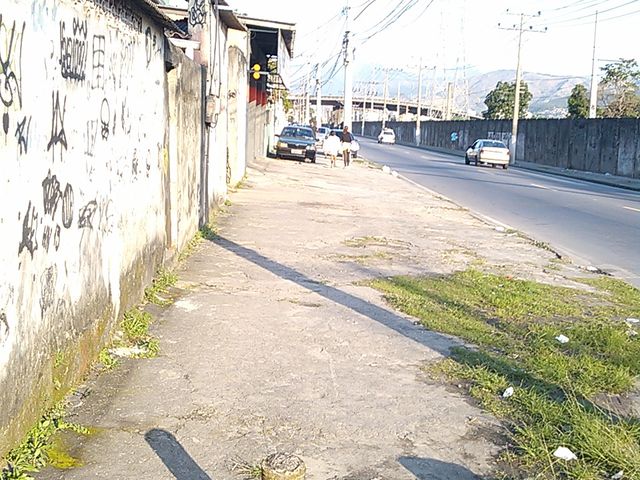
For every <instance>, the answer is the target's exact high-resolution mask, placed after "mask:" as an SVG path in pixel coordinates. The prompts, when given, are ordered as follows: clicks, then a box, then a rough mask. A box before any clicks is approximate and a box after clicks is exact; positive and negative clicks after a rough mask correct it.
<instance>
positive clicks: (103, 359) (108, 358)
mask: <svg viewBox="0 0 640 480" xmlns="http://www.w3.org/2000/svg"><path fill="white" fill-rule="evenodd" d="M98 362H100V364H101V365H102V368H104V369H105V370H113V369H114V368H116V367H117V366H118V365H119V364H120V362H119V361H118V359H117V358H116V357H114V356H113V355H111V354H110V353H109V348H108V347H104V348H103V349H102V350H100V353H99V354H98Z"/></svg>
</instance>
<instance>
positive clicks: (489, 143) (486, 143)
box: [482, 140, 507, 148]
mask: <svg viewBox="0 0 640 480" xmlns="http://www.w3.org/2000/svg"><path fill="white" fill-rule="evenodd" d="M482 146H483V147H495V148H507V146H506V145H505V144H504V143H502V142H497V141H495V140H485V141H484V142H482Z"/></svg>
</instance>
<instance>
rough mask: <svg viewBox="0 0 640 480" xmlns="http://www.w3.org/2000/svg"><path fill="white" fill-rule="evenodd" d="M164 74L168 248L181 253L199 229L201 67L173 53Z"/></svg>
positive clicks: (202, 76)
mask: <svg viewBox="0 0 640 480" xmlns="http://www.w3.org/2000/svg"><path fill="white" fill-rule="evenodd" d="M172 58H173V59H174V63H175V68H173V69H172V70H171V71H170V72H169V73H168V74H167V79H168V89H169V176H170V186H171V188H170V196H169V202H168V204H169V205H168V206H169V208H170V211H171V216H170V223H171V228H170V229H169V233H170V236H169V239H168V242H167V243H168V246H169V248H170V249H172V250H174V251H179V250H182V249H183V248H184V247H185V246H186V244H187V243H188V242H189V241H190V240H191V238H193V236H194V234H195V233H196V231H197V230H198V227H199V217H200V216H199V213H200V212H199V209H200V191H201V190H200V188H201V184H200V182H201V168H200V164H201V161H202V160H203V154H204V151H203V133H204V132H203V130H202V116H203V114H204V102H203V100H204V99H203V96H202V82H203V81H204V71H203V69H202V67H201V66H200V65H199V64H197V63H195V62H193V61H191V60H189V59H188V58H187V57H186V56H185V55H184V54H182V52H180V51H179V50H178V51H175V53H174V55H173V56H172Z"/></svg>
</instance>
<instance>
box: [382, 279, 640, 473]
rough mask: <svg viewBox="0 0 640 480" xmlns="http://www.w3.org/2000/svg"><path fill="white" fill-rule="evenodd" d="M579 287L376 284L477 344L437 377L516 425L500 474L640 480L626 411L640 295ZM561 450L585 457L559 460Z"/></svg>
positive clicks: (486, 282) (632, 420) (441, 328)
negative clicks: (564, 449)
mask: <svg viewBox="0 0 640 480" xmlns="http://www.w3.org/2000/svg"><path fill="white" fill-rule="evenodd" d="M576 281H577V282H580V283H582V285H583V286H584V288H567V287H554V286H551V285H546V284H541V283H536V282H533V281H525V280H518V279H513V278H511V277H507V276H498V275H493V274H486V273H482V272H479V271H476V270H469V271H465V272H459V273H455V274H453V275H450V276H437V277H436V276H434V277H422V278H413V277H393V278H386V279H378V280H373V281H371V282H370V285H371V286H372V287H374V288H376V289H378V290H380V291H381V292H383V294H384V296H385V298H386V300H387V301H388V302H389V303H390V304H391V305H393V306H394V307H395V308H397V309H399V310H401V311H403V312H404V313H406V314H409V315H412V316H414V317H416V318H418V319H420V321H421V322H422V324H423V325H424V326H425V327H426V328H428V329H430V330H435V331H438V332H442V333H446V334H450V335H454V336H456V337H459V338H460V339H462V340H463V341H464V342H465V343H468V344H469V345H468V346H466V347H456V348H454V349H452V355H451V357H450V358H448V359H446V360H444V361H442V362H440V363H439V364H437V365H435V366H430V367H429V368H428V370H429V372H430V373H431V374H433V375H435V376H437V377H440V378H443V379H445V380H446V381H449V382H452V383H454V384H456V385H461V386H464V388H466V389H467V390H468V392H469V394H470V395H471V396H472V397H473V398H475V399H476V400H477V401H478V402H479V403H480V404H481V405H482V406H483V407H484V408H486V409H487V410H488V411H490V412H491V413H493V414H495V415H496V416H498V417H499V418H501V419H502V420H503V421H504V422H505V423H506V424H507V426H508V429H509V432H510V437H511V438H510V440H509V444H508V446H507V448H506V449H505V451H504V453H503V455H502V458H501V461H500V469H501V473H500V475H502V477H500V478H504V479H520V478H537V479H581V480H587V479H588V480H595V479H605V478H606V479H610V478H629V479H632V478H640V421H639V420H638V418H636V417H635V416H633V415H634V414H632V413H630V412H632V411H633V409H632V408H626V409H625V408H622V409H621V408H620V403H621V402H622V404H624V402H628V399H627V397H626V396H625V395H624V394H625V393H626V392H629V391H630V390H632V389H633V388H634V385H635V381H636V377H637V375H638V374H640V338H639V336H638V332H637V331H636V330H635V329H637V328H640V324H638V321H637V320H636V319H638V318H640V291H639V290H637V289H635V288H633V287H631V286H629V285H627V284H625V283H623V282H621V281H617V280H614V279H612V278H607V277H598V278H590V279H577V280H576ZM613 399H615V400H616V402H615V404H616V406H615V408H614V407H613V406H612V405H613V404H614V402H613V401H612V400H613ZM626 406H627V407H631V405H626ZM559 447H565V448H567V449H569V450H570V451H571V452H572V453H573V454H575V457H576V458H575V459H572V460H563V459H561V458H558V457H557V456H555V455H554V453H555V452H556V450H557V449H558V448H559ZM620 472H622V473H620Z"/></svg>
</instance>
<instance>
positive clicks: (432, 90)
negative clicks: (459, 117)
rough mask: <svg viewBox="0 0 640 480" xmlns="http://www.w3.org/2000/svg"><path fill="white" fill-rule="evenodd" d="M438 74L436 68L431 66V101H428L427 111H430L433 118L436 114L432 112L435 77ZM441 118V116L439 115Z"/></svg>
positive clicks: (434, 98)
mask: <svg viewBox="0 0 640 480" xmlns="http://www.w3.org/2000/svg"><path fill="white" fill-rule="evenodd" d="M437 76H438V68H437V67H436V66H434V67H433V80H432V81H431V101H430V102H429V111H430V112H431V118H432V119H435V118H436V116H435V115H434V113H433V104H434V103H435V101H436V79H437ZM440 118H442V116H441V117H440Z"/></svg>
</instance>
